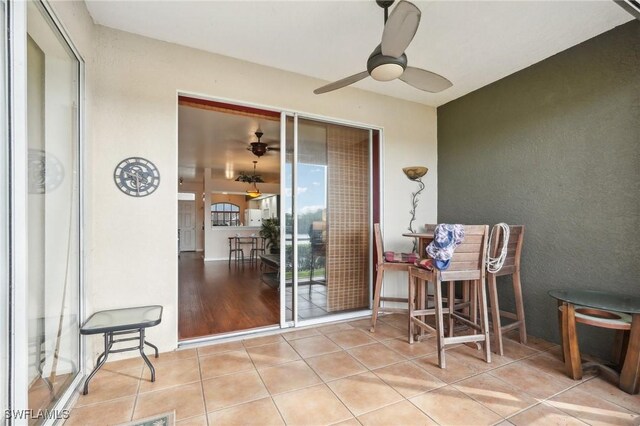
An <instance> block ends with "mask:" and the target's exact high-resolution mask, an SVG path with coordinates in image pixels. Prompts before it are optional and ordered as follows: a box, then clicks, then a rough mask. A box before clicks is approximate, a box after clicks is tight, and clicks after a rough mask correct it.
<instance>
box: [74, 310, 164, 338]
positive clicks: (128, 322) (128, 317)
mask: <svg viewBox="0 0 640 426" xmlns="http://www.w3.org/2000/svg"><path fill="white" fill-rule="evenodd" d="M161 320H162V306H160V305H150V306H139V307H135V308H124V309H111V310H108V311H100V312H96V313H94V314H93V315H91V316H90V317H89V319H88V320H87V321H86V322H85V323H84V325H83V326H82V327H81V328H80V334H99V333H106V332H111V331H123V330H133V329H139V328H147V327H153V326H155V325H158V324H160V321H161Z"/></svg>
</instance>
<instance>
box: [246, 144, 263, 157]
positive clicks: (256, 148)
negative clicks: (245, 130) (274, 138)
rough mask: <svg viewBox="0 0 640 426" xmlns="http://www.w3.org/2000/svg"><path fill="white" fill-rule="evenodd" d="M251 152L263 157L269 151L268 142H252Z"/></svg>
mask: <svg viewBox="0 0 640 426" xmlns="http://www.w3.org/2000/svg"><path fill="white" fill-rule="evenodd" d="M249 149H250V150H251V152H252V153H253V154H254V155H255V156H257V157H262V156H263V155H264V154H265V153H266V152H267V144H266V143H264V142H251V148H249Z"/></svg>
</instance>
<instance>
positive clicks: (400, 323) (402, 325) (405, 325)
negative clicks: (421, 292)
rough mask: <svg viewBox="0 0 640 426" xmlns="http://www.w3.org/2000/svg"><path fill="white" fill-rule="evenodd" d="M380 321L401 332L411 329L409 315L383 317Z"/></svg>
mask: <svg viewBox="0 0 640 426" xmlns="http://www.w3.org/2000/svg"><path fill="white" fill-rule="evenodd" d="M378 321H382V322H384V323H385V324H389V325H390V326H392V327H396V328H399V329H401V330H405V329H406V330H407V331H408V329H409V315H404V314H392V315H383V316H381V317H379V318H378Z"/></svg>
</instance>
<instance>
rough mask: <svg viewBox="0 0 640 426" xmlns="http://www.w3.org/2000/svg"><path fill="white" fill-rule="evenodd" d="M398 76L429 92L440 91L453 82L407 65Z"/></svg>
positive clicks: (409, 83) (411, 84)
mask: <svg viewBox="0 0 640 426" xmlns="http://www.w3.org/2000/svg"><path fill="white" fill-rule="evenodd" d="M398 78H399V79H400V80H402V81H404V82H405V83H407V84H408V85H410V86H413V87H415V88H416V89H420V90H424V91H425V92H431V93H438V92H442V91H443V90H444V89H448V88H449V87H451V86H453V83H451V82H450V81H449V80H447V79H446V78H444V77H443V76H441V75H439V74H436V73H434V72H431V71H427V70H423V69H421V68H414V67H407V68H406V69H405V70H404V73H403V74H402V75H401V76H400V77H398Z"/></svg>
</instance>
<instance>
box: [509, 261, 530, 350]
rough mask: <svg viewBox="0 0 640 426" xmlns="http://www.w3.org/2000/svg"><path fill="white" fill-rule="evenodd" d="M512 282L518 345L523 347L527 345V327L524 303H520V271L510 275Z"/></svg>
mask: <svg viewBox="0 0 640 426" xmlns="http://www.w3.org/2000/svg"><path fill="white" fill-rule="evenodd" d="M512 281H513V294H514V297H515V302H516V315H517V316H518V322H519V323H520V325H519V326H518V328H519V329H520V343H522V344H523V345H524V344H526V343H527V327H526V325H525V321H524V303H523V302H522V285H521V284H520V271H519V270H517V271H516V272H515V273H514V274H513V275H512Z"/></svg>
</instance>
